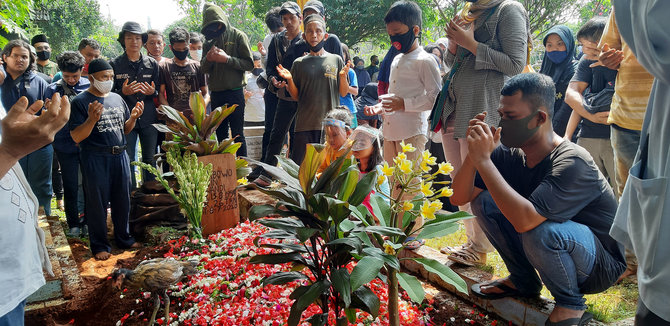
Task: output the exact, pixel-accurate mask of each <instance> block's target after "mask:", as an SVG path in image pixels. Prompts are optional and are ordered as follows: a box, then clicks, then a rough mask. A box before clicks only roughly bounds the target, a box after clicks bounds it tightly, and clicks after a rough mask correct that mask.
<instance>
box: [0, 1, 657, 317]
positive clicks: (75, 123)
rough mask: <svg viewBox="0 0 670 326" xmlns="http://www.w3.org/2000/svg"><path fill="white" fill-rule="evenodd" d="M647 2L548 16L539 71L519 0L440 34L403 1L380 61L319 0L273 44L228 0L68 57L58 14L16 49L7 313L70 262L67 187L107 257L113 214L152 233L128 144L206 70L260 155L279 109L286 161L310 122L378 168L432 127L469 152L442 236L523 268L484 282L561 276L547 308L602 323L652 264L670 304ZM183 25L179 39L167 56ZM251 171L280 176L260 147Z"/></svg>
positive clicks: (200, 84)
mask: <svg viewBox="0 0 670 326" xmlns="http://www.w3.org/2000/svg"><path fill="white" fill-rule="evenodd" d="M639 2H640V4H638V5H632V4H631V3H630V2H629V1H628V0H613V1H612V3H613V5H614V9H613V10H612V13H611V14H610V16H609V18H606V17H595V18H593V19H591V20H589V21H588V22H586V23H585V24H584V25H583V26H581V27H580V28H579V31H578V32H577V34H576V37H575V36H574V35H573V32H572V31H571V30H570V28H568V27H567V26H563V25H557V26H554V27H552V28H551V29H549V30H548V31H547V32H546V33H545V34H544V35H543V40H542V41H543V45H544V48H545V51H544V56H543V59H542V64H541V68H540V70H539V72H538V73H535V72H533V71H532V68H529V67H530V66H529V63H530V58H529V53H530V48H531V44H532V43H531V40H532V35H531V31H530V29H529V17H528V14H527V12H526V10H525V9H524V8H523V5H522V4H521V3H519V2H517V1H513V0H479V1H468V3H467V4H466V6H465V7H464V8H463V9H462V10H461V11H460V12H459V13H458V14H457V15H456V16H455V17H454V18H453V19H451V20H450V21H448V22H444V25H445V33H446V35H445V37H444V38H440V39H438V40H437V41H436V42H434V43H431V44H426V45H422V44H421V40H422V37H421V35H422V29H423V25H422V20H423V17H422V11H421V8H420V7H419V6H418V5H417V4H416V3H415V2H412V1H405V0H400V1H397V2H395V3H394V4H393V5H392V6H391V7H390V8H389V10H388V12H387V13H386V15H385V17H384V23H385V26H386V32H387V33H388V36H389V38H390V42H391V47H390V48H389V50H388V52H387V53H386V54H385V55H384V57H383V59H382V60H381V62H380V61H379V56H377V55H373V56H372V57H371V58H370V59H369V63H370V64H369V66H367V67H366V66H365V61H364V59H362V58H359V57H354V58H351V54H350V49H349V47H348V46H347V45H346V44H343V43H342V42H341V41H340V39H339V38H338V37H337V36H336V35H335V34H333V33H330V32H329V29H328V24H327V20H326V17H327V15H326V8H325V7H324V5H323V4H322V3H321V2H320V1H318V0H310V1H307V2H306V3H305V5H304V6H303V7H301V6H299V5H298V4H297V3H295V2H292V1H287V2H284V3H283V4H282V5H281V6H279V7H274V8H270V9H269V10H268V11H267V14H266V17H265V23H266V25H267V28H268V30H269V32H270V33H269V34H268V35H267V36H266V37H265V38H264V39H263V40H259V41H258V43H257V48H258V52H254V51H252V50H251V46H250V44H251V43H250V42H251V41H250V40H249V39H248V37H247V35H246V34H245V33H244V31H241V30H239V29H237V28H236V27H235V26H234V25H233V24H232V23H231V22H230V21H229V19H228V16H227V14H226V12H225V11H224V10H223V9H222V8H221V7H219V6H217V5H214V4H210V3H206V4H205V5H204V8H203V19H202V28H201V30H200V31H198V32H189V31H187V30H186V29H184V28H181V27H176V28H174V29H172V30H171V31H170V33H169V35H167V37H165V36H164V35H163V34H162V33H161V32H160V31H157V30H149V31H146V32H145V31H143V30H142V27H141V26H140V25H139V24H138V23H135V22H126V23H125V24H123V26H122V28H121V31H120V32H119V37H118V41H119V43H120V44H121V45H122V47H123V51H124V52H123V54H122V55H120V56H118V57H116V58H111V60H106V59H103V58H100V56H101V52H100V45H99V44H98V42H96V41H95V40H93V39H89V38H85V39H83V40H81V42H80V44H79V47H78V49H77V51H66V52H64V53H62V54H60V55H59V56H58V57H57V60H56V62H53V61H51V60H50V59H51V47H50V45H49V40H48V36H47V35H43V34H40V35H36V36H34V37H33V38H32V40H31V42H30V44H29V43H28V42H25V41H23V40H12V41H10V42H9V43H8V44H7V45H6V46H5V48H4V49H3V51H2V65H1V66H0V67H1V68H0V92H1V93H0V99H1V103H2V106H3V107H4V108H5V110H0V111H2V113H3V114H4V113H5V112H6V116H5V117H4V119H3V121H2V141H1V142H0V156H2V158H3V159H2V160H0V176H1V177H2V178H1V180H0V188H2V189H1V190H0V201H3V202H6V205H5V206H4V207H7V209H6V212H5V213H3V214H0V215H2V218H3V224H5V225H6V231H3V232H2V236H1V237H0V244H1V245H2V246H3V248H5V250H3V252H2V253H0V262H2V264H0V270H2V274H1V275H2V276H0V289H2V290H4V291H5V293H6V295H5V296H4V297H3V299H0V326H1V325H22V320H23V310H24V305H25V299H26V297H27V296H28V295H30V294H31V293H32V292H34V291H35V290H36V289H37V288H39V287H40V286H41V285H43V284H44V278H43V276H42V270H43V269H44V270H45V271H48V272H50V268H51V267H50V264H49V259H48V257H47V256H46V253H45V252H46V251H45V247H44V235H43V233H42V232H41V230H40V228H39V227H37V216H38V215H41V214H45V215H50V214H51V200H52V197H53V196H54V193H55V196H56V201H57V203H58V207H59V208H60V209H63V210H64V211H65V215H66V218H67V224H68V226H69V235H70V236H74V237H78V236H82V235H87V236H88V237H89V239H90V248H91V251H92V253H93V255H94V257H95V258H96V259H99V260H105V259H108V258H109V257H110V252H111V249H112V246H111V244H110V241H109V239H108V238H107V217H108V214H109V215H110V216H111V220H112V222H113V224H114V244H115V246H117V247H119V248H137V247H140V246H141V244H139V243H138V242H136V241H135V239H134V238H133V237H132V235H131V234H130V232H129V226H128V218H129V212H130V193H131V191H132V189H133V188H136V187H137V186H138V180H135V173H134V170H133V168H132V167H131V165H130V162H131V161H134V160H138V158H137V155H138V151H137V149H138V146H139V147H140V148H141V157H140V158H139V159H140V160H141V161H143V162H145V163H148V164H152V165H155V164H156V162H155V160H154V156H155V154H156V153H157V151H159V150H160V144H161V143H162V141H163V140H164V139H165V135H164V134H162V133H160V132H158V131H157V130H156V128H154V127H153V126H152V124H154V123H156V122H158V121H160V120H161V116H159V114H158V112H157V110H156V108H157V107H158V106H160V105H169V106H171V107H173V108H175V109H177V110H179V111H182V112H184V113H185V115H186V116H189V110H190V109H189V95H190V93H191V92H201V93H202V95H203V97H204V99H205V103H206V104H207V105H208V106H209V107H211V108H217V107H220V106H223V105H237V109H236V110H235V111H234V112H233V113H232V114H231V115H230V116H228V117H227V118H226V119H225V120H224V121H223V123H222V124H221V126H220V127H219V128H218V129H217V130H216V135H217V137H218V138H219V139H223V138H228V137H231V136H232V137H235V141H236V142H240V143H241V147H240V149H239V151H238V155H240V156H246V155H247V151H248V150H247V145H246V139H245V137H244V127H245V125H247V126H248V125H263V126H264V128H265V130H264V134H263V139H262V145H261V146H262V147H261V149H262V150H261V154H262V155H261V159H260V160H261V161H262V162H263V163H267V164H270V165H276V164H277V156H278V155H288V156H289V157H290V158H291V159H293V160H294V161H295V162H297V163H300V162H301V161H302V160H303V158H304V156H305V150H306V146H307V144H310V143H325V144H326V151H327V155H326V162H324V164H323V166H321V168H320V170H323V169H325V168H326V167H327V166H328V165H329V164H330V163H331V162H333V161H334V160H335V159H337V158H338V157H340V156H342V155H343V153H344V152H345V151H344V150H343V148H344V144H345V143H353V145H352V146H353V148H352V154H351V155H352V156H353V158H355V159H356V160H357V162H358V167H359V169H360V171H361V172H362V173H363V174H365V173H368V172H371V171H373V170H375V169H380V168H381V165H382V164H383V163H384V162H392V161H393V158H394V157H395V156H396V155H397V154H398V153H400V152H403V149H402V147H403V146H407V145H411V146H412V147H413V148H416V150H415V151H413V152H407V153H405V154H406V155H407V158H408V159H410V160H411V159H415V158H417V157H418V156H419V155H421V153H422V151H423V150H424V149H430V150H431V151H432V152H434V153H433V154H434V155H436V156H437V157H439V158H441V159H444V160H446V161H449V162H451V163H452V165H453V166H454V172H453V173H452V181H453V183H452V186H453V189H454V195H453V197H452V198H451V199H450V201H449V202H448V203H447V204H449V205H453V206H452V208H453V209H460V210H464V211H468V212H471V213H472V214H473V215H474V216H475V218H474V219H470V220H466V221H465V223H464V224H465V229H466V235H467V241H466V242H465V243H464V244H462V245H460V246H455V247H446V248H442V250H441V251H442V252H443V253H445V254H448V255H449V256H448V257H449V259H450V260H452V261H454V262H456V263H460V264H464V265H469V266H474V265H481V264H484V263H485V262H486V258H487V254H488V253H490V252H492V251H494V250H496V251H498V253H499V254H500V255H501V257H502V259H503V261H504V262H505V265H506V267H507V269H508V270H509V272H510V275H509V276H508V277H506V278H503V279H498V280H495V281H493V282H486V283H482V284H475V285H473V286H472V288H471V292H472V294H473V295H475V296H479V297H482V298H484V299H490V300H495V299H499V298H503V297H531V298H532V297H538V296H539V292H540V289H541V287H542V285H543V284H544V285H545V286H546V287H547V288H548V289H549V291H550V292H551V294H552V296H553V297H554V298H555V300H556V306H555V307H554V309H553V311H552V312H551V314H550V315H549V317H548V319H547V322H546V324H547V325H584V324H586V323H588V321H589V320H590V319H591V318H592V316H591V314H589V313H588V312H586V304H585V299H584V294H589V293H598V292H602V291H604V290H606V289H608V288H609V287H610V286H612V285H613V284H615V283H616V282H617V281H620V280H621V279H623V278H626V277H636V278H637V280H638V283H639V288H640V298H639V300H638V311H637V315H636V323H637V324H639V325H670V310H669V309H667V306H666V304H667V302H668V299H670V288H668V284H670V283H668V282H667V279H666V278H665V277H664V276H667V274H668V273H669V272H668V271H669V270H670V269H669V268H668V267H670V266H669V264H670V250H668V249H667V248H666V247H664V246H663V245H662V242H663V240H666V239H667V238H666V237H667V235H666V234H667V232H664V231H668V230H669V229H670V222H668V220H669V216H670V213H669V212H668V208H667V207H666V206H664V202H665V199H666V197H667V194H668V192H667V191H666V190H667V187H668V186H669V185H668V183H667V181H666V178H667V176H668V174H670V171H669V169H668V164H667V162H668V159H669V158H670V157H669V156H668V148H669V147H668V144H667V141H668V139H670V137H668V136H670V135H669V134H668V127H667V121H669V119H670V118H669V117H668V110H667V108H668V105H670V99H669V98H668V96H669V95H668V94H670V93H668V88H669V87H670V86H668V85H669V84H670V81H669V80H668V78H667V76H668V70H669V69H670V68H669V67H667V62H670V61H669V60H667V57H668V55H670V54H669V53H668V51H667V49H666V48H667V47H664V46H662V45H663V44H665V43H664V42H667V41H670V39H669V38H668V36H667V33H664V32H663V31H664V30H663V26H662V25H664V24H665V23H663V21H664V20H663V18H662V16H661V15H662V14H663V12H667V11H668V10H670V5H669V4H667V3H665V2H662V1H654V0H645V1H639ZM615 9H616V11H614V10H615ZM664 10H665V11H664ZM652 22H653V24H652ZM666 29H667V28H666ZM575 39H576V41H575ZM166 41H168V42H169V44H168V48H169V49H170V51H171V52H172V54H173V55H174V57H173V58H169V59H168V58H165V57H163V51H164V49H165V48H166ZM254 41H256V40H254ZM578 45H579V50H578ZM143 48H144V50H143ZM151 179H152V176H151V174H149V173H144V174H142V182H147V181H150V180H151ZM249 179H250V180H251V181H252V182H255V183H257V184H259V185H268V184H269V183H270V182H271V176H270V175H269V174H267V173H266V172H265V171H264V170H263V169H262V168H261V167H256V168H255V169H254V170H253V172H252V173H251V175H250V176H249ZM380 190H381V191H382V192H385V193H387V194H390V193H393V192H394V191H395V190H394V189H388V184H383V185H381V189H380ZM411 195H412V194H407V196H411ZM422 223H423V221H422V220H421V219H419V220H417V226H416V227H419V226H420V225H421V224H422ZM422 245H423V241H422V240H418V239H415V238H408V239H407V241H406V243H405V246H406V247H407V248H409V249H417V248H419V247H420V246H422ZM17 253H19V254H18V255H17Z"/></svg>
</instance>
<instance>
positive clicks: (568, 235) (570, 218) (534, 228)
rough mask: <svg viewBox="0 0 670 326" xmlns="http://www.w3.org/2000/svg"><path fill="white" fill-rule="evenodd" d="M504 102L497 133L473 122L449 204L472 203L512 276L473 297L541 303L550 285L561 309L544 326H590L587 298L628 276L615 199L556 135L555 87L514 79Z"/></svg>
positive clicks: (529, 77)
mask: <svg viewBox="0 0 670 326" xmlns="http://www.w3.org/2000/svg"><path fill="white" fill-rule="evenodd" d="M501 95H502V96H501V99H500V107H499V108H498V112H499V113H500V114H501V116H502V120H501V122H500V127H499V128H495V127H491V126H489V125H488V124H486V123H485V122H484V118H485V117H486V113H482V114H479V115H478V116H476V117H475V119H473V120H471V121H470V126H469V128H468V131H467V141H468V155H467V156H466V158H465V161H464V163H463V167H462V168H461V170H460V171H459V172H458V174H457V175H456V176H455V178H454V183H453V189H454V196H453V197H452V198H451V202H452V204H454V205H459V206H460V205H463V204H466V203H469V202H470V203H471V207H472V211H473V213H474V215H475V216H476V218H477V221H478V222H479V224H480V225H481V227H482V230H483V231H484V233H485V234H486V236H487V237H488V239H489V240H490V241H491V244H493V246H494V247H495V248H496V249H497V250H498V252H499V253H500V256H501V257H502V258H503V260H504V261H505V265H506V266H507V269H508V270H509V272H510V276H509V277H507V278H505V279H501V280H496V281H494V282H490V283H486V284H475V285H473V286H472V292H473V294H475V295H477V296H479V297H482V298H485V299H489V300H494V299H499V298H503V297H508V296H521V297H537V296H539V293H540V289H541V288H542V282H544V284H545V285H546V286H547V288H548V289H549V291H550V292H551V294H552V295H553V296H554V298H555V300H556V306H555V308H554V310H553V311H552V313H551V314H550V315H549V319H548V322H547V325H555V323H558V322H562V321H565V324H566V325H577V324H579V325H582V324H586V323H587V322H588V320H589V319H590V318H591V317H592V316H591V314H589V313H585V312H584V311H585V310H586V305H585V299H584V294H587V293H597V292H601V291H604V290H606V289H607V288H609V287H610V286H611V285H612V284H613V283H614V282H615V281H616V280H617V278H618V277H619V275H621V273H623V271H624V270H625V269H626V262H625V259H624V255H623V247H622V246H621V245H620V244H619V243H617V242H616V241H615V240H614V239H612V237H610V235H609V230H610V228H611V226H612V221H613V219H614V214H615V213H616V209H617V202H616V199H615V197H614V194H613V193H612V189H611V188H610V186H609V185H608V184H607V181H606V180H605V179H604V178H603V176H602V174H601V173H600V172H599V171H598V168H597V167H596V165H595V163H594V162H593V159H592V158H591V156H590V155H589V154H588V152H586V151H585V150H584V149H583V148H581V147H579V146H577V145H575V144H573V143H571V142H568V141H564V140H563V138H561V137H560V136H558V135H557V134H556V133H555V132H554V130H553V128H552V124H551V118H552V114H553V112H552V111H553V107H554V105H553V104H554V100H555V98H554V95H555V88H554V83H553V82H552V80H551V78H550V77H548V76H545V75H541V74H537V73H528V74H520V75H517V76H514V77H512V78H511V79H510V80H508V81H507V83H505V86H504V87H503V89H502V91H501ZM498 141H501V142H502V144H503V145H505V146H498V145H497V144H498ZM536 270H537V272H536ZM538 274H539V275H540V277H541V279H542V282H541V281H540V278H538Z"/></svg>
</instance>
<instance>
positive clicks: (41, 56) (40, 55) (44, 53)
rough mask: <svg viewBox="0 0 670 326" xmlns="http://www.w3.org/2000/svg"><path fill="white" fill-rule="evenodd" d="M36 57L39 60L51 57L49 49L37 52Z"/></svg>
mask: <svg viewBox="0 0 670 326" xmlns="http://www.w3.org/2000/svg"><path fill="white" fill-rule="evenodd" d="M37 58H38V59H40V60H49V58H51V51H40V52H37Z"/></svg>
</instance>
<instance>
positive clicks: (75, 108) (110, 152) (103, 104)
mask: <svg viewBox="0 0 670 326" xmlns="http://www.w3.org/2000/svg"><path fill="white" fill-rule="evenodd" d="M88 74H89V80H90V81H91V87H90V88H89V89H88V90H87V91H85V92H82V93H81V94H79V95H77V96H76V97H75V98H74V100H72V108H71V111H72V112H71V113H70V121H69V125H68V127H69V128H70V130H71V131H70V135H71V136H72V140H74V142H75V143H78V144H79V147H80V148H81V152H80V154H79V155H80V158H81V174H82V180H83V184H84V192H85V194H86V203H85V205H86V208H85V212H86V213H85V214H86V222H87V224H88V232H89V237H90V239H91V251H92V252H93V255H94V256H95V258H96V259H98V260H106V259H108V258H109V256H110V251H111V250H112V247H111V246H110V244H109V240H107V206H108V204H109V207H111V213H112V214H111V215H112V222H113V223H114V242H115V243H116V245H117V246H119V247H121V248H137V247H139V246H140V244H139V243H136V242H135V239H133V237H132V236H130V233H129V227H128V216H129V214H130V162H129V159H128V154H127V153H126V151H125V149H126V144H127V143H126V135H127V134H128V133H130V131H131V130H133V128H134V127H135V122H136V121H137V119H138V118H139V117H140V116H141V115H142V113H143V112H144V103H143V102H142V101H139V102H137V103H135V107H134V108H133V110H132V112H131V111H129V110H128V106H127V105H126V102H125V101H124V99H123V98H122V97H121V96H120V95H118V94H116V93H112V92H111V91H112V87H113V83H114V70H113V69H112V66H111V65H110V64H109V63H108V62H107V61H105V60H103V59H95V60H93V61H91V63H90V64H89V66H88Z"/></svg>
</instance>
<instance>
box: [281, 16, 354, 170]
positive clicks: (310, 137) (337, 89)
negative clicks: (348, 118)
mask: <svg viewBox="0 0 670 326" xmlns="http://www.w3.org/2000/svg"><path fill="white" fill-rule="evenodd" d="M304 26H305V33H304V34H303V37H304V38H305V41H306V42H307V43H308V44H309V54H308V55H306V56H304V57H301V58H299V59H297V60H295V62H294V63H293V67H291V71H290V72H289V71H288V70H287V69H286V68H284V67H282V65H279V66H277V72H278V73H279V76H280V77H282V78H284V79H285V80H286V83H287V90H288V91H289V93H290V94H291V97H292V98H294V99H296V100H297V101H298V111H297V113H296V121H295V136H294V138H295V139H294V140H293V147H294V148H293V152H292V155H291V158H292V159H293V161H295V162H296V163H297V164H300V163H302V160H303V158H304V157H305V148H306V146H307V144H309V143H320V142H321V123H322V121H323V119H324V118H325V117H326V114H327V113H328V111H330V110H331V109H332V108H334V107H337V106H339V105H340V96H345V95H346V94H347V93H348V92H349V82H348V80H347V75H348V73H349V65H345V64H344V61H342V58H341V57H340V56H339V55H336V54H332V53H328V52H326V51H325V50H324V49H323V45H324V40H325V39H326V38H327V37H328V34H327V33H326V22H325V20H324V19H323V17H321V16H319V15H309V16H307V18H305V23H304ZM338 72H339V73H338Z"/></svg>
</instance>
